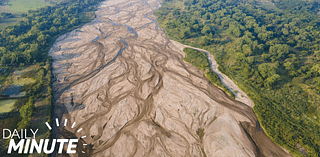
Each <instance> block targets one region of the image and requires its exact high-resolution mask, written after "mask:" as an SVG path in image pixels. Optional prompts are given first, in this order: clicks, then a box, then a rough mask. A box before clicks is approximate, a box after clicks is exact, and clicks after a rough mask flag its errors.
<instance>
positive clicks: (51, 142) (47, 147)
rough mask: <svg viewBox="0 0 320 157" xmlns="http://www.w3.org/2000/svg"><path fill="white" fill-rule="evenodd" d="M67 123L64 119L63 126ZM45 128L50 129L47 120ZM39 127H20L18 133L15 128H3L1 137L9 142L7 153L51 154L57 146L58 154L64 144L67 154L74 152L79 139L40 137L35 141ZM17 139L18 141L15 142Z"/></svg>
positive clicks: (57, 121)
mask: <svg viewBox="0 0 320 157" xmlns="http://www.w3.org/2000/svg"><path fill="white" fill-rule="evenodd" d="M55 122H56V126H57V127H59V126H60V123H59V119H58V118H55ZM67 123H68V120H67V119H65V120H64V124H63V126H64V127H66V126H67ZM45 124H46V126H47V128H48V129H49V130H52V127H51V126H50V124H49V123H48V122H46V123H45ZM75 125H76V122H73V124H72V126H71V128H74V127H75ZM38 131H39V129H36V130H33V129H30V132H31V134H30V132H29V130H27V129H21V130H20V134H19V132H18V130H17V129H14V130H13V131H11V130H10V129H3V132H2V133H3V139H10V142H9V148H8V152H7V153H8V154H11V153H12V152H16V151H17V152H18V154H29V153H30V154H32V153H34V152H37V153H39V154H40V153H42V152H43V153H45V154H52V153H53V151H54V150H55V148H56V147H57V148H58V152H57V153H58V154H62V150H63V148H64V146H65V144H66V146H67V151H66V153H67V154H75V153H77V152H76V148H77V143H78V142H79V139H40V140H39V143H38V142H37V141H36V139H35V138H36V134H37V133H38ZM80 131H82V128H80V129H78V130H77V131H76V132H77V133H79V132H80ZM30 135H31V136H30ZM14 138H15V139H18V142H17V143H16V141H17V140H15V139H14ZM84 138H86V136H82V137H81V139H84ZM83 146H87V144H85V143H84V144H83ZM81 153H83V154H85V153H86V152H85V151H81Z"/></svg>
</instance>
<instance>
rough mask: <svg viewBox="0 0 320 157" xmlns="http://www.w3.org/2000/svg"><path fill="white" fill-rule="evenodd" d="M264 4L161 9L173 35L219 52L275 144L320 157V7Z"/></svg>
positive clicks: (287, 0)
mask: <svg viewBox="0 0 320 157" xmlns="http://www.w3.org/2000/svg"><path fill="white" fill-rule="evenodd" d="M261 2H262V1H254V0H252V1H244V0H239V1H235V0H180V1H178V0H166V1H165V2H164V3H163V4H162V7H161V8H160V9H159V10H158V11H157V12H156V13H155V14H156V15H157V16H158V22H159V24H160V26H161V27H162V28H163V29H164V30H165V31H166V33H167V35H168V36H169V37H170V38H171V39H173V40H177V41H179V42H182V43H184V44H187V45H191V46H194V47H201V48H204V49H206V50H208V51H210V52H211V53H212V54H213V55H214V56H215V58H216V60H217V62H218V63H219V65H220V66H219V67H221V68H220V70H221V71H222V72H224V73H226V74H227V75H228V76H229V77H231V78H232V79H233V80H234V81H235V82H237V84H238V85H239V86H240V88H242V89H243V90H244V91H245V92H246V93H247V94H248V95H249V96H250V98H251V99H252V100H253V101H254V103H255V106H254V111H255V113H256V114H257V116H258V119H259V121H260V123H261V125H262V126H263V127H264V129H265V131H266V133H267V134H268V136H269V137H270V138H271V139H273V141H274V142H276V143H277V144H279V145H281V146H283V147H285V148H286V149H288V150H289V151H290V153H291V154H293V155H295V156H305V155H308V156H320V109H319V106H320V103H319V102H320V14H319V9H320V4H319V2H318V1H314V0H311V1H303V0H274V1H268V2H269V4H270V5H261V4H262V3H261Z"/></svg>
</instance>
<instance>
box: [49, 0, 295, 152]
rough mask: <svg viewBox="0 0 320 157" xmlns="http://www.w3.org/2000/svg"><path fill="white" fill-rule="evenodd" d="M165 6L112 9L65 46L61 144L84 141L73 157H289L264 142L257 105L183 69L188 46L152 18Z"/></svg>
mask: <svg viewBox="0 0 320 157" xmlns="http://www.w3.org/2000/svg"><path fill="white" fill-rule="evenodd" d="M160 3H161V1H160V0H144V1H139V0H131V1H126V0H121V1H120V0H109V1H105V2H103V3H101V5H100V7H99V9H98V11H96V15H97V18H96V19H95V20H93V21H92V22H90V23H88V24H86V25H84V26H83V27H81V28H79V29H77V30H74V31H72V32H70V33H67V34H65V35H63V36H61V37H59V39H57V41H56V43H55V44H54V46H53V47H52V48H51V50H50V55H51V56H52V57H53V59H54V63H53V68H54V69H53V74H54V78H55V80H54V83H53V91H54V92H53V93H54V106H55V109H54V115H55V116H56V117H58V118H59V119H60V121H61V124H60V126H63V124H64V119H68V123H67V125H66V127H60V128H59V129H55V130H54V132H53V133H54V136H55V137H58V138H60V137H64V138H79V139H80V141H81V142H80V144H79V145H78V150H77V152H78V154H76V155H74V156H96V157H101V156H115V157H126V156H136V157H142V156H150V157H156V156H172V157H179V156H202V157H203V156H210V157H211V156H217V157H223V156H228V157H229V156H235V157H236V156H239V157H240V156H259V157H260V156H273V157H276V156H279V157H284V156H290V155H289V154H288V153H286V152H285V151H284V150H283V149H281V148H280V147H279V146H277V145H276V144H274V143H273V142H272V141H271V140H270V139H269V138H268V137H267V136H266V135H265V134H264V132H263V130H262V129H261V127H260V126H259V123H258V122H257V118H256V116H255V115H254V112H253V110H252V108H251V107H249V106H252V105H250V104H248V105H249V106H248V105H246V104H244V103H241V102H240V101H237V100H233V99H232V98H230V97H229V96H227V95H226V94H225V93H224V92H223V91H221V90H220V89H219V88H217V87H215V86H214V85H212V84H211V83H210V82H209V81H208V80H207V79H206V78H205V77H204V76H203V73H202V72H201V71H200V70H198V69H197V68H196V67H194V66H192V65H190V64H189V63H186V62H185V61H183V58H184V56H185V54H184V53H183V52H182V51H181V48H182V47H183V46H181V44H177V43H174V42H173V41H170V40H169V39H168V38H167V36H166V35H165V34H164V32H163V31H162V29H161V28H159V27H158V25H157V23H156V22H155V16H153V15H152V13H153V12H154V11H155V10H156V9H158V7H159V6H160ZM179 45H180V46H179ZM213 61H214V60H213V59H212V65H214V63H213ZM213 69H214V67H213ZM231 82H232V81H231ZM71 96H72V97H73V103H71ZM240 100H241V99H240ZM244 102H245V101H244ZM74 122H76V123H75V125H74V127H73V128H72V127H71V126H72V123H74ZM80 128H82V130H80V131H78V130H79V129H80ZM199 129H200V130H201V129H203V130H204V136H203V137H199V135H198V134H197V131H198V130H199ZM83 136H86V137H83ZM83 143H84V144H88V145H86V146H84V145H83ZM82 151H83V153H82Z"/></svg>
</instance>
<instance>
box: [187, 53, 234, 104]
mask: <svg viewBox="0 0 320 157" xmlns="http://www.w3.org/2000/svg"><path fill="white" fill-rule="evenodd" d="M183 52H184V53H186V55H187V56H186V57H185V58H183V60H185V61H186V62H188V63H191V64H192V65H193V66H195V67H197V68H198V69H200V70H202V71H203V73H204V75H205V76H206V78H208V80H209V81H210V82H211V83H212V84H214V85H216V86H218V87H220V88H222V89H223V91H224V92H226V93H228V94H229V95H230V96H231V97H233V98H235V96H234V94H233V93H232V92H231V91H229V90H228V88H227V87H226V86H225V85H223V84H222V83H221V80H220V78H219V76H218V75H217V74H216V73H215V72H213V71H212V69H211V68H210V63H209V60H208V56H207V55H206V54H205V53H204V52H202V51H198V50H195V49H191V48H184V49H183Z"/></svg>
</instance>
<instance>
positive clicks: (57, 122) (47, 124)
mask: <svg viewBox="0 0 320 157" xmlns="http://www.w3.org/2000/svg"><path fill="white" fill-rule="evenodd" d="M55 121H56V126H57V127H59V126H60V123H59V119H58V118H56V119H55ZM67 123H68V119H64V124H63V126H64V127H66V126H67ZM45 124H46V126H47V128H48V129H49V130H52V127H51V126H50V124H49V123H48V122H46V123H45ZM75 125H76V122H73V123H72V125H71V128H72V129H73V128H74V127H75ZM82 130H83V129H82V128H80V129H78V130H77V133H79V132H80V131H82ZM86 137H87V136H85V135H84V136H81V137H80V138H81V139H84V138H86ZM87 145H88V144H86V143H84V144H83V146H87ZM85 153H86V152H85V151H82V154H85Z"/></svg>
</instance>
